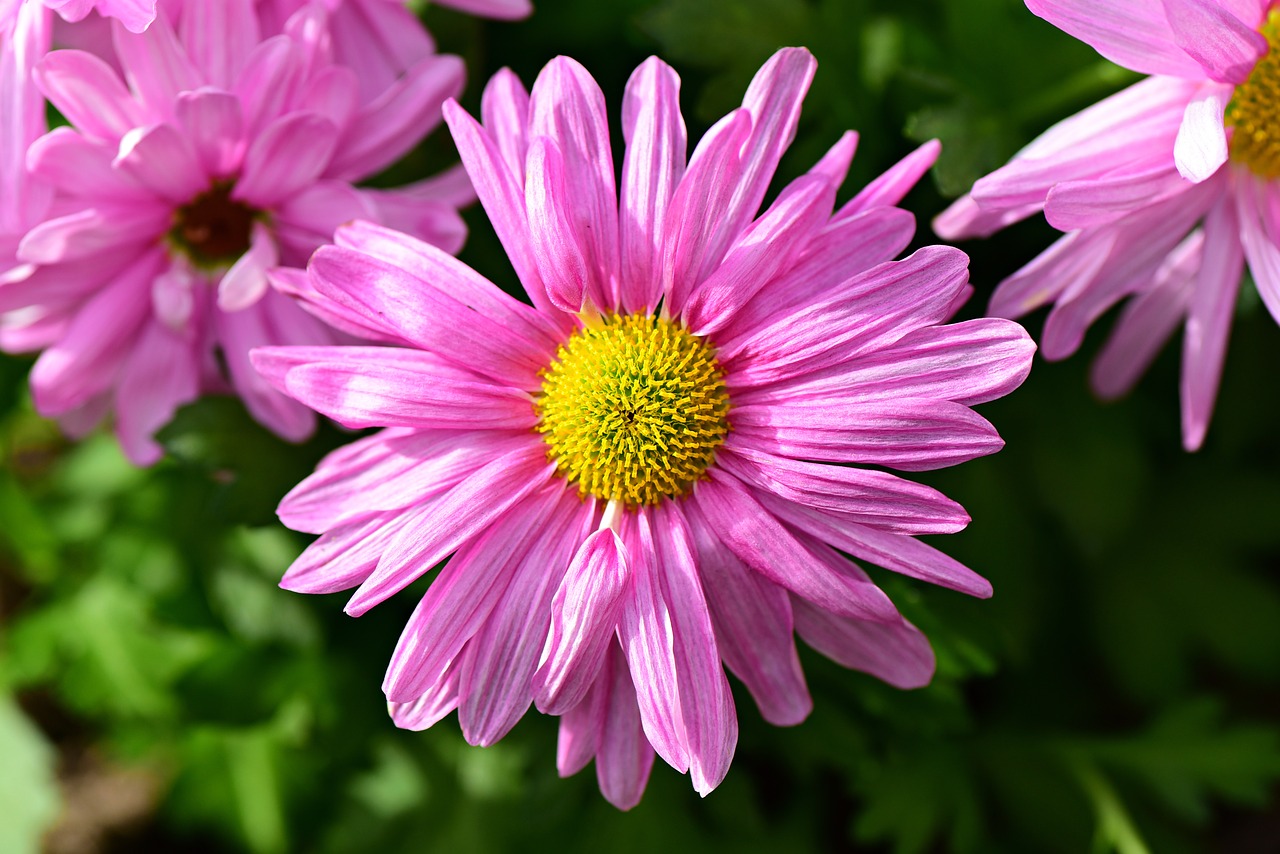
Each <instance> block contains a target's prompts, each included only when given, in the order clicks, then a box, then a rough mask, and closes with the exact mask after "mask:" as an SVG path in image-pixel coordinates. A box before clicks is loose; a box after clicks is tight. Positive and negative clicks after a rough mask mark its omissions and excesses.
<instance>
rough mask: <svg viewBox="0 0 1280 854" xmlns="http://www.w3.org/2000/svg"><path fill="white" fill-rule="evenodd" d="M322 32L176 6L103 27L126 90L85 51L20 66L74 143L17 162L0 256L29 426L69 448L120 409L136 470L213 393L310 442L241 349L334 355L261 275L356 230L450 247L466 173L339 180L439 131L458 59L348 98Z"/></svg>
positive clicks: (228, 9) (429, 63)
mask: <svg viewBox="0 0 1280 854" xmlns="http://www.w3.org/2000/svg"><path fill="white" fill-rule="evenodd" d="M169 9H173V10H174V13H173V14H172V15H170V14H169V12H168V10H169ZM327 18H328V13H327V12H326V11H325V10H324V9H323V7H322V6H321V5H319V4H311V5H309V6H307V7H305V8H303V9H301V10H299V11H298V12H297V13H296V14H295V15H294V16H292V17H291V18H290V19H289V20H288V21H287V22H284V24H283V32H282V33H280V34H277V35H270V36H267V37H264V35H265V34H266V33H269V32H270V30H265V31H264V30H263V29H261V28H260V21H259V19H258V17H257V14H256V12H255V10H254V4H253V0H199V2H197V0H189V2H186V3H184V4H166V5H163V6H162V12H161V14H160V16H159V17H157V19H156V20H155V22H154V23H153V24H152V25H151V26H150V27H149V28H148V29H147V31H146V32H145V33H142V34H133V33H130V32H127V31H126V30H125V29H124V28H123V27H121V26H120V25H118V24H117V25H116V26H115V31H114V34H113V35H114V51H113V56H112V57H111V58H112V59H113V60H114V62H115V63H117V64H118V66H119V68H120V69H121V70H122V71H123V75H124V80H121V78H120V76H119V74H118V73H117V72H116V71H115V70H113V68H112V67H111V65H109V64H108V63H107V62H105V61H104V60H103V59H100V58H99V57H97V56H95V55H93V54H90V53H86V52H83V51H76V50H62V51H54V52H52V53H49V54H48V55H46V56H44V57H43V58H42V59H40V61H39V62H37V63H35V64H34V65H35V67H34V76H35V81H36V84H37V86H38V87H39V88H40V90H41V92H43V94H44V95H45V96H46V97H47V98H48V99H49V101H50V102H51V103H52V104H53V105H54V106H55V107H56V108H57V109H58V110H59V111H60V112H61V113H62V114H63V115H64V116H65V117H66V118H67V120H68V121H69V123H70V126H69V127H60V128H57V129H55V130H53V131H51V132H49V133H47V134H44V135H43V136H41V137H40V138H39V139H37V140H36V141H35V142H34V143H33V144H31V145H30V147H29V149H28V150H26V151H25V152H23V153H25V159H26V163H27V166H28V169H29V175H28V176H27V177H26V178H25V180H26V181H27V182H28V183H30V184H32V185H40V188H41V189H43V190H45V198H44V204H43V209H42V210H41V211H40V213H39V215H38V217H37V221H35V222H34V223H31V224H29V226H28V227H27V229H26V230H25V231H24V232H22V233H19V234H16V235H14V236H13V238H14V239H11V240H10V241H9V242H10V243H11V244H12V243H14V242H15V240H16V248H13V249H12V252H13V255H11V256H10V257H14V256H16V257H15V258H14V262H13V264H12V266H11V267H10V269H8V270H7V272H6V273H4V275H3V276H2V277H0V312H4V313H5V314H4V315H3V325H2V328H0V344H2V345H3V346H4V347H5V348H6V349H9V350H15V351H24V350H43V351H44V352H43V353H42V354H41V356H40V358H39V359H38V360H37V362H36V364H35V367H34V369H33V371H32V375H31V385H32V392H33V396H34V399H35V403H36V407H37V409H38V410H39V411H40V412H41V413H42V414H45V415H48V416H52V417H56V418H58V419H59V420H60V421H61V422H62V423H63V425H64V427H65V428H66V429H67V430H68V431H69V432H72V433H73V434H74V433H78V432H81V431H83V430H85V429H88V428H89V427H92V426H93V425H94V424H96V423H97V422H98V421H99V420H100V419H101V417H102V416H103V415H104V414H106V413H108V412H114V414H115V426H116V432H117V434H118V435H119V438H120V441H121V444H122V445H123V447H124V449H125V452H126V453H127V454H128V456H129V457H130V459H132V460H134V461H135V462H138V463H140V464H146V463H150V462H153V461H154V460H155V459H157V457H158V456H159V454H160V449H159V447H158V446H157V445H156V444H155V442H154V441H153V440H152V434H153V433H154V432H155V430H157V429H158V428H159V427H161V426H163V425H164V424H165V423H167V422H168V420H169V419H170V418H171V417H172V415H173V412H174V411H175V410H176V409H177V407H178V406H180V405H182V404H183V403H186V402H189V401H191V400H193V399H195V398H196V397H197V396H199V395H201V394H206V393H225V392H234V393H236V394H238V395H240V396H241V397H242V398H243V399H244V402H245V405H246V406H247V407H248V409H249V411H250V413H251V414H252V415H253V416H254V417H255V418H256V419H257V420H259V421H260V422H262V423H263V424H265V425H266V426H267V427H269V428H270V429H272V430H274V431H275V432H277V433H279V434H280V435H281V436H283V437H285V438H287V439H292V440H297V439H302V438H304V437H305V436H307V435H308V434H309V432H310V431H311V430H312V429H313V427H314V414H313V413H312V412H311V411H310V410H308V409H306V408H305V407H303V406H300V405H299V404H297V403H295V402H294V401H292V400H290V399H289V398H287V397H285V396H283V395H281V394H279V393H278V392H276V391H275V390H274V389H272V388H271V387H270V386H268V385H267V384H266V383H265V382H263V381H262V379H261V377H259V376H258V375H257V373H256V372H255V371H254V370H253V369H252V367H251V366H250V365H249V357H248V353H249V349H250V348H251V347H254V346H257V345H261V344H284V343H294V344H301V343H313V344H318V343H329V342H333V341H335V340H338V339H337V338H336V337H335V333H334V332H333V331H332V330H329V329H327V328H326V327H325V326H324V325H323V324H322V323H321V322H319V321H317V320H316V319H315V318H313V317H312V316H310V315H308V314H307V313H306V312H305V311H303V310H302V309H300V308H299V307H298V306H297V305H296V304H295V303H294V302H293V301H292V300H291V299H290V298H288V297H286V296H283V295H281V294H280V293H278V292H276V291H274V290H273V289H272V288H270V287H269V286H268V279H267V276H266V271H267V270H268V269H269V268H271V267H274V266H276V265H277V264H281V265H299V266H300V265H302V264H304V263H305V261H306V259H307V258H308V257H309V256H310V255H311V253H312V252H313V251H314V250H315V249H316V247H318V246H319V245H321V244H322V243H326V242H328V241H329V240H330V239H331V236H332V233H333V230H334V228H336V227H337V226H338V225H339V224H340V223H343V222H346V221H349V220H351V219H354V218H364V219H370V220H374V221H379V222H384V223H387V224H389V225H393V226H395V227H396V228H399V229H402V230H405V231H408V232H410V233H413V234H416V235H418V236H420V237H423V238H425V239H427V240H430V241H432V242H434V243H437V244H438V245H440V246H443V247H444V248H445V249H446V250H447V251H456V249H457V248H458V246H459V245H460V243H461V240H462V237H463V226H462V223H461V220H460V219H459V218H458V216H457V213H456V206H457V205H458V204H460V203H462V202H464V201H466V200H467V199H469V198H470V194H471V191H470V189H469V186H468V185H467V182H466V179H465V176H464V175H462V174H461V171H460V170H458V171H457V172H456V173H455V174H450V175H446V176H444V177H443V178H441V179H435V180H434V181H428V182H424V183H422V184H418V185H414V186H410V187H406V188H402V189H399V190H369V189H357V188H355V187H353V186H352V182H354V181H356V180H359V179H361V178H363V177H365V176H367V175H371V174H373V173H375V172H378V171H379V170H381V169H383V168H384V167H386V166H387V165H389V164H390V163H392V162H393V161H394V160H395V159H396V158H398V157H399V156H401V155H402V154H403V153H404V152H406V151H407V150H408V149H409V148H410V147H412V146H413V145H414V144H415V143H416V142H417V141H418V139H419V138H420V137H421V136H422V134H423V133H425V132H426V131H427V130H429V129H430V128H431V127H432V126H433V125H434V124H435V123H437V122H438V121H439V118H440V107H441V104H442V102H443V101H444V100H445V99H446V98H448V97H450V96H452V95H455V94H457V93H458V91H459V90H460V88H461V85H462V77H463V71H462V64H461V62H460V61H459V60H458V59H457V58H456V57H452V56H439V55H434V54H431V55H428V56H425V57H423V58H421V59H419V60H418V61H417V62H416V63H414V64H413V65H412V66H410V67H409V69H408V70H407V71H406V72H405V73H404V74H403V75H401V76H400V77H399V78H398V79H396V80H394V81H391V82H390V83H389V85H388V86H387V87H386V88H385V90H383V91H381V92H379V93H376V96H374V97H368V98H366V97H362V96H360V95H359V94H358V90H359V83H358V79H357V78H358V75H357V72H355V71H353V70H352V69H350V68H348V67H346V66H343V65H341V64H339V63H335V62H334V61H333V59H332V56H331V50H330V41H329V35H328V34H329V29H328V20H327ZM6 139H7V140H9V141H10V143H11V145H10V147H9V148H8V149H6V150H4V151H0V154H2V155H3V160H4V162H10V163H11V162H12V161H13V160H14V159H15V152H14V151H13V150H12V140H11V138H6Z"/></svg>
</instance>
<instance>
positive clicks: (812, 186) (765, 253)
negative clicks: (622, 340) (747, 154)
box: [681, 175, 836, 335]
mask: <svg viewBox="0 0 1280 854" xmlns="http://www.w3.org/2000/svg"><path fill="white" fill-rule="evenodd" d="M835 195H836V189H835V186H834V185H833V184H831V183H830V182H829V181H828V180H826V178H825V177H821V176H817V175H813V176H805V177H802V178H800V179H798V180H797V181H795V182H794V183H793V184H792V185H791V186H790V187H788V188H787V189H786V190H785V191H783V193H782V194H781V195H780V196H779V197H778V200H777V201H776V202H774V204H773V205H772V206H771V207H770V208H769V210H768V211H766V212H765V214H764V215H763V216H761V217H760V219H758V220H756V221H755V222H754V223H752V225H751V227H750V228H748V229H747V230H746V231H745V232H744V233H743V234H742V236H741V237H739V238H738V239H737V240H736V241H735V242H734V244H733V246H732V247H731V248H730V250H729V252H728V255H727V256H726V257H725V259H724V262H723V263H722V264H721V265H720V267H719V268H718V269H717V270H716V271H715V272H714V273H712V274H711V276H710V277H708V278H707V280H706V281H705V282H703V283H702V284H701V285H699V286H698V287H696V288H695V289H694V290H693V291H692V292H691V293H690V295H689V298H688V300H687V301H686V302H685V304H684V307H683V309H682V310H681V314H682V317H683V319H684V321H685V323H686V325H687V326H688V328H689V330H690V331H691V332H693V333H694V334H696V335H708V334H710V333H713V332H715V331H717V330H719V329H721V328H722V327H724V326H725V325H726V324H727V323H728V322H729V321H730V320H731V319H732V317H733V315H734V314H735V313H736V312H737V311H738V310H739V309H740V308H741V307H742V306H743V305H745V304H746V303H748V302H750V301H751V298H752V297H754V296H755V295H756V294H757V293H759V292H760V291H761V290H762V289H763V288H764V287H765V286H766V285H767V284H768V283H769V282H770V281H771V280H772V279H773V278H774V277H775V276H777V275H778V274H779V273H781V272H782V271H783V270H784V269H786V268H787V267H789V266H791V264H792V262H793V260H794V258H795V256H796V255H797V254H798V253H799V252H800V251H801V250H802V249H803V248H804V247H805V245H806V244H807V243H808V242H809V241H810V239H811V238H812V237H813V235H814V232H815V231H816V230H817V229H818V228H819V227H820V226H821V225H822V224H823V223H824V222H825V221H826V219H827V218H828V217H829V216H830V215H831V207H832V205H833V204H834V202H835Z"/></svg>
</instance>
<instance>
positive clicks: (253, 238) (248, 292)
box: [218, 221, 280, 353]
mask: <svg viewBox="0 0 1280 854" xmlns="http://www.w3.org/2000/svg"><path fill="white" fill-rule="evenodd" d="M279 263H280V255H279V253H278V252H277V251H276V241H275V239H274V238H273V237H272V236H271V231H270V229H268V228H267V226H266V225H265V224H264V223H263V222H261V221H258V222H255V223H254V224H253V228H252V229H251V231H250V237H249V251H247V252H245V253H244V254H243V255H241V256H240V257H239V258H238V259H236V262H235V263H234V264H232V265H231V269H229V270H227V272H225V273H223V274H222V280H221V281H220V282H218V308H220V309H222V310H223V311H241V310H242V309H246V308H248V307H249V306H251V305H253V304H254V303H256V302H257V301H258V300H260V299H262V295H263V294H265V293H266V292H267V270H270V269H271V268H272V267H274V266H276V265H277V264H279ZM258 343H259V344H269V343H275V342H271V341H260V342H258ZM245 352H246V353H247V352H248V351H247V350H246V351H245Z"/></svg>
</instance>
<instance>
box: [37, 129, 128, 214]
mask: <svg viewBox="0 0 1280 854" xmlns="http://www.w3.org/2000/svg"><path fill="white" fill-rule="evenodd" d="M114 153H115V151H114V148H112V147H110V146H108V145H107V144H105V143H101V142H97V141H95V140H91V139H88V138H86V137H84V136H81V135H80V134H79V133H77V132H76V131H74V130H72V129H71V128H69V127H60V128H54V129H53V130H52V131H50V132H49V133H47V134H45V135H44V136H42V137H40V138H39V139H37V140H36V141H35V142H33V143H32V144H31V147H30V149H29V150H28V151H27V157H26V160H27V164H26V165H27V169H28V170H30V172H31V174H32V175H34V176H36V177H37V178H39V179H40V180H42V181H46V182H48V183H49V184H50V185H51V186H53V187H55V188H57V189H58V190H59V191H61V192H63V193H66V194H68V195H70V196H79V197H83V198H86V199H87V200H92V199H94V198H95V197H107V198H114V199H118V200H121V199H136V198H142V199H145V198H147V197H148V196H149V195H150V193H148V192H147V190H146V188H145V187H141V186H139V185H138V183H137V182H136V181H133V180H131V179H130V178H129V176H128V175H123V174H121V173H120V172H119V171H117V170H115V169H113V168H111V159H112V155H113V154H114ZM90 203H92V202H90Z"/></svg>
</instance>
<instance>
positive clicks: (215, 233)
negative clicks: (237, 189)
mask: <svg viewBox="0 0 1280 854" xmlns="http://www.w3.org/2000/svg"><path fill="white" fill-rule="evenodd" d="M257 216H258V212H257V211H256V210H254V209H253V208H251V207H249V206H248V205H245V204H243V203H241V202H237V201H236V200H234V199H232V198H231V184H229V183H228V184H215V185H214V186H213V187H211V188H209V189H208V190H206V191H205V192H203V193H201V194H200V195H198V196H196V197H195V198H194V199H192V200H191V201H190V202H188V203H187V204H185V205H183V206H182V207H180V208H178V209H177V210H176V211H174V215H173V228H171V229H170V230H169V241H170V243H171V245H173V246H174V248H176V249H177V250H178V251H180V252H182V253H183V254H184V255H186V256H187V257H188V258H190V259H191V260H192V262H193V263H195V264H196V265H197V266H200V267H225V266H227V265H229V264H232V263H234V262H235V261H236V259H238V258H239V257H240V256H241V255H243V254H244V253H245V252H247V251H249V240H250V233H251V232H252V229H253V222H254V219H256V218H257Z"/></svg>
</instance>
